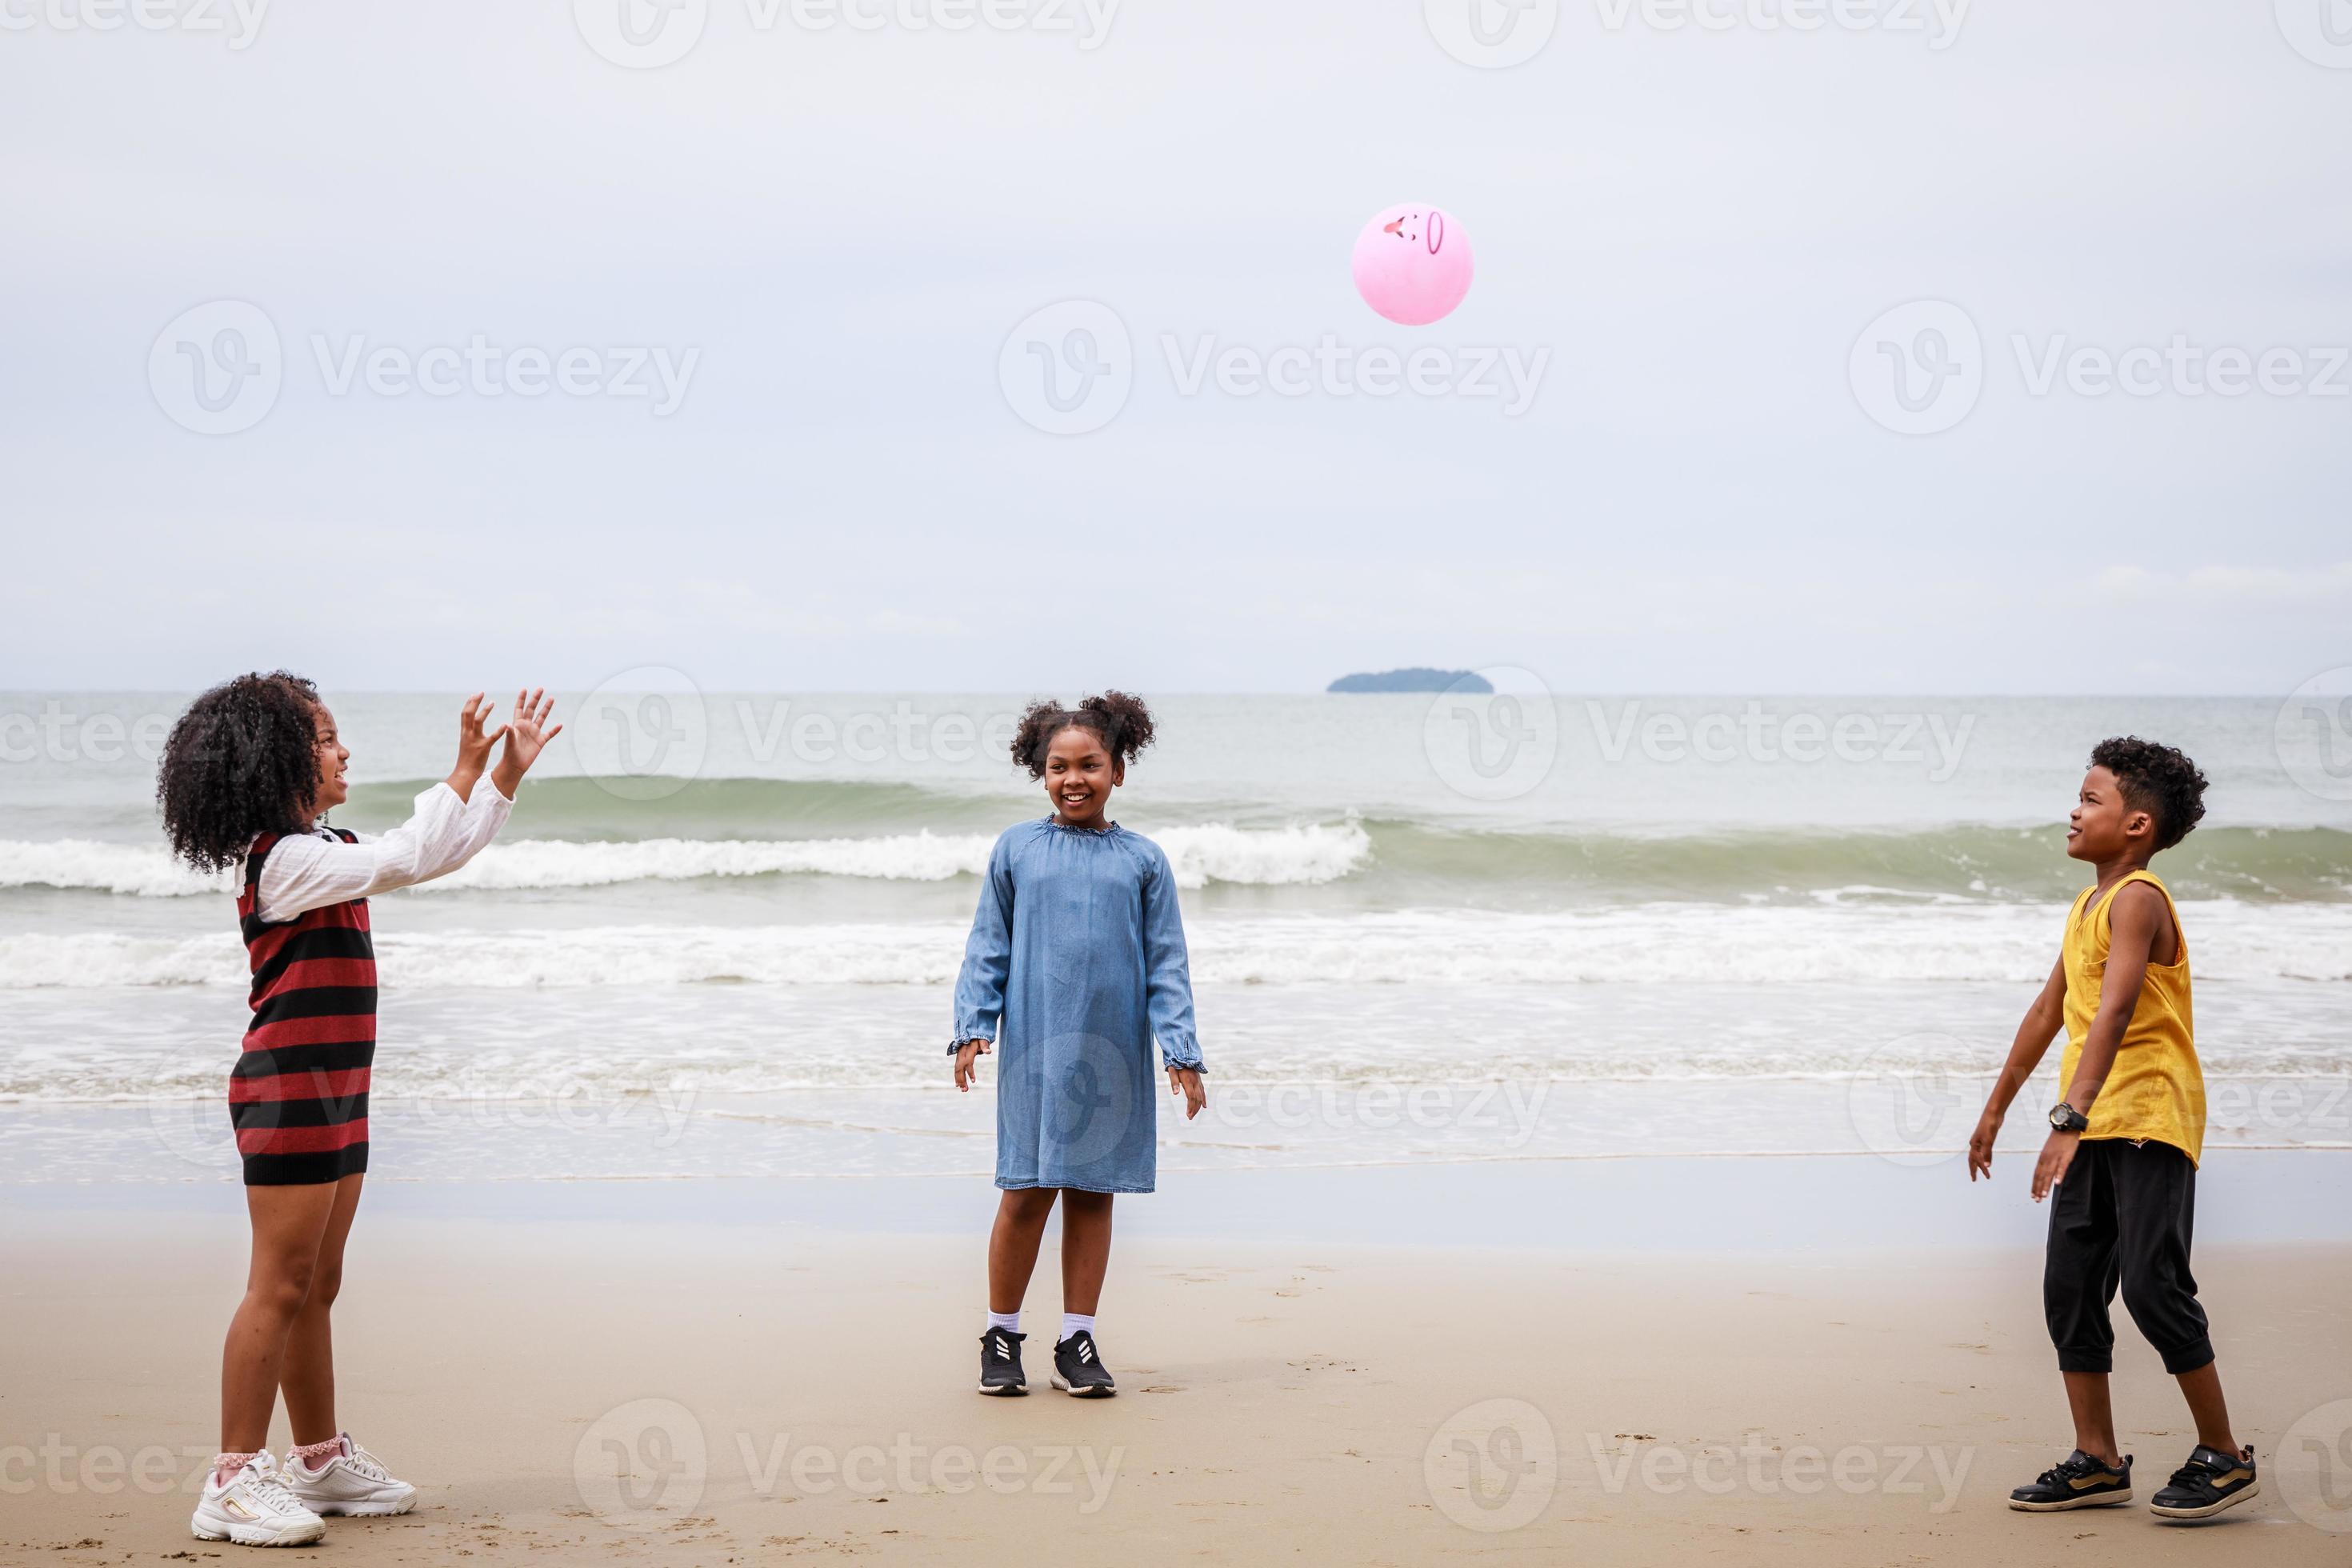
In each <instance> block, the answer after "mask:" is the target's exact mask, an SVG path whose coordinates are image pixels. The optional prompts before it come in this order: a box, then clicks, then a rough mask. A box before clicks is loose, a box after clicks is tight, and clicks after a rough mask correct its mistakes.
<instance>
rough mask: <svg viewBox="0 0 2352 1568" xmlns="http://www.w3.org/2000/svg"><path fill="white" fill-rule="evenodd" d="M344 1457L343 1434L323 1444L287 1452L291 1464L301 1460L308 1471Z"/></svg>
mask: <svg viewBox="0 0 2352 1568" xmlns="http://www.w3.org/2000/svg"><path fill="white" fill-rule="evenodd" d="M342 1455H343V1439H342V1435H341V1433H338V1434H336V1435H335V1436H332V1437H330V1438H328V1439H327V1440H326V1441H325V1442H323V1443H305V1444H303V1445H302V1446H301V1447H299V1448H289V1449H288V1450H287V1451H286V1458H287V1460H288V1461H289V1463H291V1462H293V1461H295V1460H299V1461H301V1465H302V1468H304V1469H306V1470H315V1469H317V1468H319V1467H320V1466H321V1465H323V1464H325V1463H326V1462H327V1461H328V1460H329V1459H339V1458H342Z"/></svg>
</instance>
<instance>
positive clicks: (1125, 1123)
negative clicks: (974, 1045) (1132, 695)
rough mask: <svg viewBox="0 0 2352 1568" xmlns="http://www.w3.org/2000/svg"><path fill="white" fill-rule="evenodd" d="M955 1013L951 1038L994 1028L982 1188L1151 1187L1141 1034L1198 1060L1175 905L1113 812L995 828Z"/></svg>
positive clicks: (1153, 853)
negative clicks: (990, 1118) (1090, 824)
mask: <svg viewBox="0 0 2352 1568" xmlns="http://www.w3.org/2000/svg"><path fill="white" fill-rule="evenodd" d="M955 1013H956V1024H955V1026H956V1043H958V1044H961V1042H963V1041H965V1040H973V1039H991V1038H992V1039H994V1040H995V1041H996V1053H995V1054H996V1184H997V1185H998V1186H1000V1187H1008V1188H1011V1187H1076V1188H1079V1189H1081V1190H1083V1191H1086V1192H1090V1193H1148V1192H1150V1191H1151V1189H1152V1179H1153V1177H1154V1175H1155V1174H1156V1173H1157V1172H1158V1168H1159V1160H1158V1152H1159V1144H1158V1131H1159V1106H1160V1079H1159V1073H1158V1071H1157V1070H1156V1069H1155V1068H1154V1066H1153V1063H1152V1060H1151V1042H1152V1040H1153V1038H1154V1037H1158V1039H1159V1041H1160V1056H1161V1058H1163V1059H1164V1060H1165V1061H1166V1062H1167V1064H1168V1066H1170V1067H1190V1068H1198V1067H1200V1066H1201V1046H1200V1042H1199V1041H1198V1040H1196V1039H1195V1038H1193V1035H1192V971H1191V968H1190V965H1189V963H1188V961H1187V959H1186V957H1185V952H1184V919H1183V916H1182V914H1181V912H1180V911H1179V910H1178V909H1177V907H1176V877H1175V873H1174V872H1173V871H1172V870H1171V868H1169V865H1168V857H1167V856H1166V855H1164V854H1162V853H1160V846H1158V845H1157V844H1154V843H1153V842H1151V840H1150V839H1149V838H1146V837H1142V836H1141V835H1140V834H1135V833H1129V832H1128V831H1127V830H1126V829H1125V828H1123V827H1121V826H1118V824H1116V823H1113V824H1112V825H1111V826H1108V827H1104V828H1100V829H1087V828H1079V827H1066V826H1062V825H1061V824H1060V823H1058V822H1055V820H1054V819H1053V818H1052V817H1050V816H1048V817H1044V818H1041V819H1039V820H1037V821H1034V822H1024V823H1022V824H1021V825H1019V826H1015V827H1008V828H1006V829H1005V830H1004V833H1003V836H1002V837H999V838H998V839H997V841H996V847H995V848H994V849H993V850H992V851H991V853H990V855H989V857H988V875H987V879H986V880H985V881H984V882H983V883H982V887H981V889H980V909H979V911H978V912H977V913H975V914H974V915H973V916H972V921H971V940H970V941H968V942H965V944H964V951H963V973H961V975H960V976H959V977H958V978H957V980H956V994H955ZM1000 1024H1001V1027H1000ZM949 1048H950V1051H952V1050H953V1049H954V1047H953V1046H950V1047H949Z"/></svg>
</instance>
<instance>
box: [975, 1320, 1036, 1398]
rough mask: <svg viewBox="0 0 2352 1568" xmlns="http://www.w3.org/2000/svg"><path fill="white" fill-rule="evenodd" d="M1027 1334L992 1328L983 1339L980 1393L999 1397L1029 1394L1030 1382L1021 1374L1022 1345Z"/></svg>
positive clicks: (981, 1343) (981, 1342)
mask: <svg viewBox="0 0 2352 1568" xmlns="http://www.w3.org/2000/svg"><path fill="white" fill-rule="evenodd" d="M1028 1337H1029V1336H1028V1335H1027V1334H1016V1333H1014V1332H1013V1331H1012V1330H1011V1329H991V1330H989V1331H988V1332H986V1333H984V1334H982V1335H981V1336H980V1391H981V1392H982V1394H998V1395H1005V1394H1026V1393H1028V1392H1029V1380H1028V1379H1027V1378H1025V1377H1024V1376H1022V1375H1021V1342H1022V1341H1023V1340H1025V1339H1027V1338H1028Z"/></svg>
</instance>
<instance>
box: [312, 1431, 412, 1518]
mask: <svg viewBox="0 0 2352 1568" xmlns="http://www.w3.org/2000/svg"><path fill="white" fill-rule="evenodd" d="M342 1439H343V1451H342V1452H341V1453H340V1454H335V1455H331V1456H330V1457H329V1458H328V1460H327V1462H326V1463H325V1464H324V1465H322V1466H320V1468H317V1469H315V1470H313V1469H310V1468H306V1467H305V1466H304V1465H303V1463H302V1461H301V1460H299V1459H294V1460H292V1461H291V1462H289V1464H288V1465H287V1467H286V1488H287V1489H288V1490H289V1491H290V1492H292V1493H293V1494H294V1496H295V1498H296V1500H298V1501H299V1502H300V1503H301V1504H302V1506H303V1507H305V1508H307V1509H309V1510H310V1511H311V1512H312V1513H317V1514H330V1513H341V1514H350V1515H352V1516H354V1517H358V1516H362V1515H369V1514H384V1513H406V1512H407V1511H408V1510H410V1509H412V1508H415V1506H416V1489H415V1487H412V1486H410V1485H409V1484H408V1483H407V1482H406V1481H396V1480H394V1479H392V1477H391V1476H389V1475H387V1474H386V1473H385V1472H384V1468H383V1461H382V1460H381V1459H378V1458H376V1457H375V1456H374V1455H373V1454H371V1453H369V1452H368V1451H367V1450H366V1449H365V1448H362V1447H360V1446H359V1445H358V1444H357V1443H355V1442H353V1441H352V1435H351V1434H350V1433H349V1432H345V1433H343V1434H342Z"/></svg>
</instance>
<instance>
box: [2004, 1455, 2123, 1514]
mask: <svg viewBox="0 0 2352 1568" xmlns="http://www.w3.org/2000/svg"><path fill="white" fill-rule="evenodd" d="M2131 1467H2132V1462H2131V1456H2130V1455H2129V1454H2126V1455H2125V1456H2124V1464H2123V1468H2121V1469H2119V1470H2118V1469H2115V1468H2110V1467H2109V1466H2108V1464H2107V1463H2106V1461H2105V1460H2104V1459H2095V1458H2091V1456H2090V1455H2088V1454H2085V1453H2084V1452H2083V1450H2082V1449H2080V1448H2077V1449H2075V1450H2074V1452H2073V1453H2071V1454H2069V1455H2067V1456H2066V1458H2064V1459H2063V1460H2061V1461H2060V1462H2059V1463H2058V1464H2056V1465H2055V1466H2053V1467H2052V1468H2049V1469H2046V1470H2044V1471H2042V1477H2041V1479H2039V1480H2036V1481H2034V1482H2033V1483H2032V1484H2031V1485H2030V1486H2022V1487H2020V1488H2018V1489H2016V1490H2015V1491H2013V1492H2011V1493H2010V1494H2009V1506H2010V1507H2011V1508H2013V1509H2019V1510H2023V1511H2024V1512H2027V1513H2057V1512H2059V1511H2061V1510H2064V1509H2070V1508H2103V1507H2105V1505H2106V1504H2108V1503H2114V1502H2129V1501H2131Z"/></svg>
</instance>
